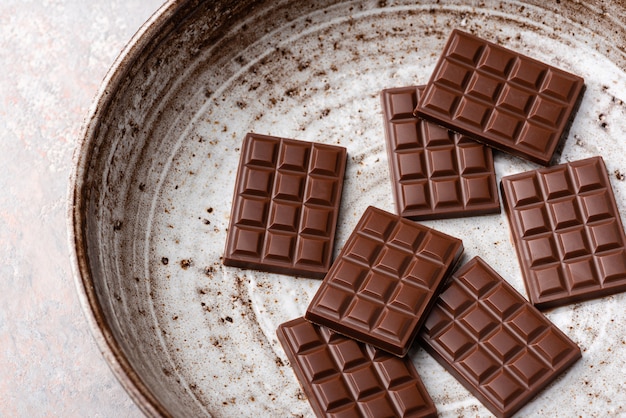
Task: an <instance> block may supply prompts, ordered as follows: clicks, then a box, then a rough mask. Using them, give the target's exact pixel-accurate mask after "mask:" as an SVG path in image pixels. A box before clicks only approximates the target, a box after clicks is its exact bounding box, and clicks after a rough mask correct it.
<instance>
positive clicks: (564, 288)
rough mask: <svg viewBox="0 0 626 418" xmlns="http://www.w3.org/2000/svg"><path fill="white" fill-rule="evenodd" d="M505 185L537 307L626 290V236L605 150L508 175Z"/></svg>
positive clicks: (524, 270)
mask: <svg viewBox="0 0 626 418" xmlns="http://www.w3.org/2000/svg"><path fill="white" fill-rule="evenodd" d="M501 186H502V195H503V199H504V205H505V209H506V213H507V215H508V218H509V224H510V226H511V232H512V237H513V242H514V244H515V249H516V251H517V256H518V258H519V262H520V264H521V269H522V273H523V276H524V281H525V284H526V290H527V291H528V295H529V297H530V300H531V302H532V303H534V304H535V306H537V307H538V308H540V309H543V308H549V307H553V306H558V305H564V304H569V303H573V302H578V301H582V300H587V299H591V298H597V297H601V296H606V295H609V294H612V293H617V292H623V291H626V237H625V236H624V228H623V225H622V221H621V219H620V215H619V211H618V209H617V205H616V202H615V196H614V195H613V189H612V188H611V184H610V182H609V178H608V175H607V171H606V167H605V165H604V161H603V159H602V157H593V158H588V159H584V160H579V161H574V162H570V163H567V164H561V165H558V166H553V167H549V168H542V169H539V170H532V171H528V172H524V173H519V174H514V175H511V176H507V177H504V178H503V179H502V183H501Z"/></svg>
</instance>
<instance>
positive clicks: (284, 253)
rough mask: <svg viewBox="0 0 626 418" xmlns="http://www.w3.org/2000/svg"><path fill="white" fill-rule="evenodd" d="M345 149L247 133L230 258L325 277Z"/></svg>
mask: <svg viewBox="0 0 626 418" xmlns="http://www.w3.org/2000/svg"><path fill="white" fill-rule="evenodd" d="M346 155H347V153H346V149H345V148H343V147H339V146H336V145H325V144H318V143H311V142H305V141H299V140H294V139H285V138H277V137H272V136H266V135H258V134H253V133H250V134H248V135H247V136H246V137H245V139H244V141H243V145H242V147H241V160H240V164H239V169H238V172H237V178H236V182H235V184H236V185H235V193H234V197H233V204H232V212H231V217H230V224H229V228H228V236H227V238H226V248H225V251H224V261H223V262H224V264H225V265H228V266H236V267H243V268H252V269H258V270H263V271H268V272H272V273H283V274H292V275H300V276H307V277H313V278H322V277H324V275H325V274H326V272H327V271H328V269H329V267H330V265H331V261H332V260H331V257H332V250H333V244H334V239H335V229H336V225H337V217H338V212H339V206H340V201H341V190H342V187H343V177H344V173H345V168H346Z"/></svg>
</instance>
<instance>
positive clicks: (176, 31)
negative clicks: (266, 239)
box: [69, 0, 626, 417]
mask: <svg viewBox="0 0 626 418" xmlns="http://www.w3.org/2000/svg"><path fill="white" fill-rule="evenodd" d="M621 4H622V3H621V2H619V1H617V0H615V1H613V2H612V4H611V2H609V1H606V0H605V1H599V0H590V1H585V2H573V1H572V2H570V1H567V0H561V1H550V2H544V1H541V0H532V1H528V2H521V1H513V0H497V1H495V0H494V1H491V0H483V1H461V0H451V1H438V2H436V3H435V2H431V1H419V0H418V1H416V0H412V1H403V0H398V1H356V0H355V1H346V2H339V1H334V0H322V1H312V2H304V3H303V2H301V1H295V0H278V1H277V0H272V1H260V2H258V1H240V2H236V1H206V2H201V1H198V0H194V1H192V0H189V1H184V0H180V1H171V2H169V3H167V4H165V5H164V6H163V8H161V9H160V10H159V11H158V12H157V13H156V14H155V15H154V16H153V17H152V18H151V19H150V20H149V21H148V22H147V23H146V25H144V27H143V28H142V29H141V30H140V32H139V33H138V34H137V35H136V36H135V37H134V38H133V40H132V41H131V42H130V44H129V46H128V47H127V48H126V49H125V51H124V52H123V53H122V55H121V56H120V58H119V59H118V60H117V62H116V63H115V64H114V66H113V68H112V70H111V71H110V73H109V75H108V76H107V79H106V80H105V82H104V84H103V86H102V88H101V90H100V93H99V95H98V97H97V99H96V101H95V103H94V106H93V109H92V111H91V114H90V115H89V118H88V120H87V123H86V127H85V130H84V137H83V138H82V139H81V141H80V144H79V146H78V148H77V151H76V157H75V164H76V165H75V170H74V173H73V176H72V182H71V187H70V196H69V198H70V201H69V202H70V203H69V222H70V225H71V228H70V229H71V233H70V234H71V236H70V242H71V246H72V248H73V250H74V266H75V274H76V281H77V286H78V291H79V294H80V297H81V299H82V302H83V305H84V308H85V311H86V314H87V318H88V320H89V322H90V323H91V325H92V328H93V330H94V335H95V337H96V339H97V341H98V343H99V344H100V347H101V349H102V352H103V353H104V356H105V357H106V359H107V361H108V362H109V363H110V365H111V368H112V369H113V370H114V372H115V373H116V375H117V376H118V378H119V380H120V382H121V383H122V384H123V385H124V387H125V388H126V389H127V390H128V392H129V394H130V395H131V396H132V397H133V399H134V400H135V401H136V402H137V404H138V405H139V406H140V407H141V408H142V410H143V411H144V412H145V413H146V414H147V415H166V416H167V415H173V416H208V415H212V416H227V417H234V416H257V417H258V416H280V417H289V416H311V415H312V410H311V408H310V406H309V404H308V401H307V400H306V399H305V396H304V395H303V392H302V391H301V389H300V387H299V385H298V382H297V380H296V377H295V375H294V373H293V371H292V370H291V368H290V366H289V364H288V362H287V359H286V356H285V354H284V352H283V351H282V349H281V347H280V345H279V344H278V342H277V339H276V334H275V331H276V327H277V325H278V324H280V323H282V322H284V321H287V320H289V319H292V318H295V317H297V316H300V315H302V314H303V313H304V311H305V309H306V307H307V305H308V302H309V301H310V299H311V298H312V296H313V294H314V292H315V291H316V289H317V288H318V286H319V283H320V282H319V281H317V280H311V279H304V278H296V277H291V276H285V275H277V274H265V273H259V272H256V271H246V270H241V269H237V268H231V267H224V266H223V265H222V263H221V256H222V254H223V250H224V241H225V237H226V229H227V226H228V221H229V216H230V204H231V199H232V194H233V187H234V180H235V178H234V174H235V172H236V168H237V164H238V160H239V150H240V148H239V147H240V144H241V141H242V139H243V138H244V136H245V134H246V133H248V132H257V133H261V134H268V135H275V136H280V137H290V138H296V139H302V140H310V141H318V142H323V143H330V144H339V145H342V146H344V147H346V148H347V149H348V166H347V171H346V176H345V186H344V192H343V200H342V206H341V211H340V215H339V224H338V230H337V235H336V239H337V240H336V246H335V254H337V252H338V251H339V250H340V249H341V248H342V246H343V244H344V243H345V241H346V238H347V236H348V234H349V233H350V231H351V230H352V228H353V227H354V225H355V224H356V222H357V221H358V219H359V217H360V215H361V214H362V213H363V211H364V209H365V208H366V207H367V206H368V205H374V206H377V207H380V208H382V209H386V210H389V211H393V210H394V205H393V200H392V191H391V184H390V180H389V175H388V167H387V157H386V152H385V148H384V133H383V132H384V131H383V125H382V114H381V107H380V100H379V92H380V90H381V89H383V88H389V87H399V86H407V85H416V84H423V83H425V82H426V81H427V80H428V78H429V76H430V73H431V71H432V69H433V67H434V65H435V62H436V60H437V57H438V56H439V53H440V50H441V48H442V46H443V44H444V42H445V41H446V39H447V37H448V35H449V33H450V31H451V30H452V28H461V29H464V30H467V31H470V32H473V33H476V34H478V35H479V36H481V37H484V38H486V39H488V40H492V41H495V42H498V43H500V44H502V45H505V46H507V47H509V48H512V49H514V50H517V51H519V52H521V53H524V54H527V55H530V56H533V57H534V58H537V59H540V60H542V61H545V62H547V63H549V64H552V65H555V66H558V67H560V68H562V69H565V70H567V71H571V72H574V73H576V74H579V75H581V76H582V77H584V78H585V81H586V92H585V95H584V98H583V100H582V103H581V106H580V110H579V111H578V114H577V116H576V119H575V121H574V123H573V125H572V127H571V129H570V132H569V136H568V138H567V139H566V141H565V142H564V145H563V146H562V148H561V149H560V150H559V154H558V157H557V160H558V161H559V162H565V161H572V160H577V159H581V158H585V157H591V156H594V155H602V156H603V157H604V159H605V162H606V164H607V168H608V170H609V173H610V176H611V178H610V180H611V184H612V186H613V188H614V190H615V193H616V199H617V204H618V207H619V209H620V211H621V214H622V217H624V211H626V181H624V176H625V174H626V104H625V103H624V101H625V100H626V93H625V92H626V55H625V53H624V51H625V50H626V26H625V24H624V22H626V8H625V7H624V6H623V5H621ZM495 166H496V170H497V173H498V179H499V178H501V177H502V176H504V175H508V174H512V173H516V172H521V171H525V170H529V169H533V168H537V167H538V166H536V165H534V164H533V163H529V162H526V161H523V160H521V159H519V158H515V157H510V156H507V155H504V154H502V153H496V154H495ZM424 223H425V224H427V225H429V226H432V227H435V228H437V229H439V230H441V231H443V232H446V233H449V234H451V235H454V236H457V237H459V238H462V239H463V241H464V244H465V257H466V258H465V259H466V260H467V259H469V258H470V257H473V256H475V255H480V256H481V257H482V258H483V259H485V260H486V261H487V262H488V263H489V264H491V265H492V266H493V267H494V268H495V269H496V270H497V271H498V272H499V273H500V274H501V275H502V276H504V277H505V278H507V279H508V280H509V282H510V283H511V284H512V285H513V286H514V287H515V288H516V289H517V290H519V291H520V292H521V293H522V294H525V290H524V285H523V281H522V277H521V271H520V267H519V265H518V263H517V259H516V255H515V251H514V248H513V245H512V243H511V241H510V238H509V227H508V222H507V220H506V217H505V214H504V211H503V212H502V214H499V215H487V216H481V217H473V218H465V219H463V218H461V219H454V220H445V221H444V220H442V221H428V222H424ZM625 305H626V294H617V295H613V296H609V297H604V298H601V299H597V300H593V301H589V302H584V303H577V304H573V305H568V306H565V307H561V308H557V309H553V310H550V311H547V312H546V314H547V316H548V317H549V318H550V319H551V320H552V321H553V322H555V323H556V324H557V325H558V326H559V327H560V328H561V329H562V330H563V331H564V332H565V333H566V334H567V335H568V336H570V337H571V338H572V339H573V340H574V341H575V342H576V343H577V344H579V346H580V347H581V349H582V352H583V358H582V360H581V361H579V362H578V363H577V364H575V365H574V366H573V367H572V368H571V369H569V370H568V371H567V373H565V374H564V375H561V376H560V378H559V379H557V381H555V382H554V383H553V384H551V385H550V386H549V387H548V388H547V390H545V391H543V392H542V393H541V394H540V395H539V396H538V397H537V398H535V399H534V400H533V401H532V402H530V403H529V404H528V405H527V406H526V407H525V408H524V409H522V410H521V411H520V416H598V417H600V416H609V415H619V414H626V386H625V383H624V382H625V380H624V374H623V370H624V368H625V367H626V332H625V329H626V312H625V309H624V306H625ZM409 355H410V356H411V358H412V359H413V361H414V363H415V365H416V368H417V370H418V371H419V373H420V374H421V376H422V378H423V380H424V383H425V385H426V387H427V389H428V391H429V392H430V394H431V396H432V398H433V400H434V401H435V403H436V406H437V409H438V411H439V413H440V414H441V416H487V415H488V411H487V410H486V409H485V408H484V407H483V406H482V405H481V403H480V402H478V401H477V400H476V399H475V398H474V397H473V396H472V395H470V394H469V392H467V391H466V390H465V389H464V388H463V387H462V386H461V384H459V383H458V382H457V381H456V380H455V379H454V378H453V377H452V376H451V375H450V374H448V373H447V372H445V371H444V370H443V368H441V367H440V366H439V365H438V364H437V363H436V362H435V361H434V360H433V359H432V358H431V357H429V356H428V355H427V354H426V353H425V352H424V351H423V350H422V349H421V348H420V347H419V346H417V345H415V346H414V347H413V349H412V350H411V351H410V353H409Z"/></svg>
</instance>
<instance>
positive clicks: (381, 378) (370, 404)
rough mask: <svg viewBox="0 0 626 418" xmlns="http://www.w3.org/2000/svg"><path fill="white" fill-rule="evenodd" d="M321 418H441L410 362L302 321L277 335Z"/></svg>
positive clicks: (298, 320) (297, 320) (281, 328)
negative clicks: (438, 416)
mask: <svg viewBox="0 0 626 418" xmlns="http://www.w3.org/2000/svg"><path fill="white" fill-rule="evenodd" d="M277 336H278V339H279V341H280V342H281V344H282V346H283V348H284V350H285V353H286V354H287V357H288V358H289V362H290V363H291V365H292V367H293V369H294V371H295V374H296V376H297V377H298V380H299V381H300V384H301V385H302V387H303V389H304V392H305V393H306V395H307V397H308V398H309V402H310V403H311V406H312V408H313V410H314V411H315V413H316V415H317V416H318V417H393V416H395V417H436V416H437V411H436V409H435V405H434V404H433V401H432V399H431V398H430V396H429V395H428V393H427V392H426V389H425V388H424V384H423V383H422V381H421V380H420V378H419V376H418V374H417V371H416V370H415V366H414V365H413V363H412V361H411V360H410V359H409V358H405V359H400V358H397V357H395V356H392V355H390V354H388V353H385V352H383V351H381V350H377V349H375V348H373V347H372V346H370V345H367V344H363V343H359V342H357V341H354V340H352V339H350V338H346V337H344V336H342V335H340V334H337V333H334V332H332V331H330V330H329V329H328V328H326V327H320V326H318V325H314V324H312V323H310V322H309V321H307V320H305V319H304V318H302V317H300V318H298V319H294V320H292V321H289V322H286V323H284V324H281V325H280V326H279V327H278V330H277Z"/></svg>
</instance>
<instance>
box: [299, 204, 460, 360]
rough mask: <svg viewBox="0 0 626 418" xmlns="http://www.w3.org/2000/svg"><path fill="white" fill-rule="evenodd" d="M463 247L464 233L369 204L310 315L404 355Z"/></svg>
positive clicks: (335, 328)
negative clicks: (461, 235)
mask: <svg viewBox="0 0 626 418" xmlns="http://www.w3.org/2000/svg"><path fill="white" fill-rule="evenodd" d="M462 252H463V243H462V242H461V240H459V239H457V238H454V237H451V236H449V235H446V234H444V233H442V232H439V231H436V230H434V229H431V228H428V227H426V226H424V225H421V224H418V223H416V222H414V221H411V220H409V219H405V218H402V217H400V216H397V215H394V214H391V213H389V212H386V211H383V210H381V209H377V208H374V207H372V206H370V207H368V208H367V210H366V211H365V213H364V214H363V216H362V217H361V219H360V220H359V222H358V224H357V225H356V227H355V229H354V231H353V232H352V234H351V235H350V237H349V238H348V240H347V242H346V244H345V245H344V247H343V249H342V250H341V253H340V254H339V256H338V257H337V259H336V260H335V262H334V263H333V265H332V267H331V268H330V270H329V271H328V274H327V275H326V277H325V278H324V280H323V281H322V284H321V286H320V288H319V289H318V291H317V293H316V294H315V296H314V297H313V300H312V301H311V303H310V305H309V307H308V309H307V311H306V315H305V316H306V319H308V320H310V321H312V322H315V323H317V324H319V325H324V326H327V327H329V328H331V329H332V330H333V331H336V332H339V333H341V334H343V335H346V336H348V337H351V338H354V339H356V340H359V341H362V342H365V343H369V344H371V345H373V346H375V347H377V348H380V349H382V350H385V351H388V352H390V353H392V354H395V355H397V356H404V355H405V354H406V352H407V351H408V349H409V348H410V345H411V342H412V341H413V340H414V338H415V336H416V334H417V332H418V329H419V327H420V326H421V324H422V323H423V321H424V319H425V315H426V313H428V311H429V310H430V307H431V306H432V304H433V303H434V301H435V298H436V295H437V293H438V291H439V289H440V287H441V285H442V284H443V282H444V279H445V278H446V277H447V275H448V273H450V272H451V270H452V268H453V266H454V265H455V264H456V262H457V261H458V259H459V257H460V256H461V253H462Z"/></svg>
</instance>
